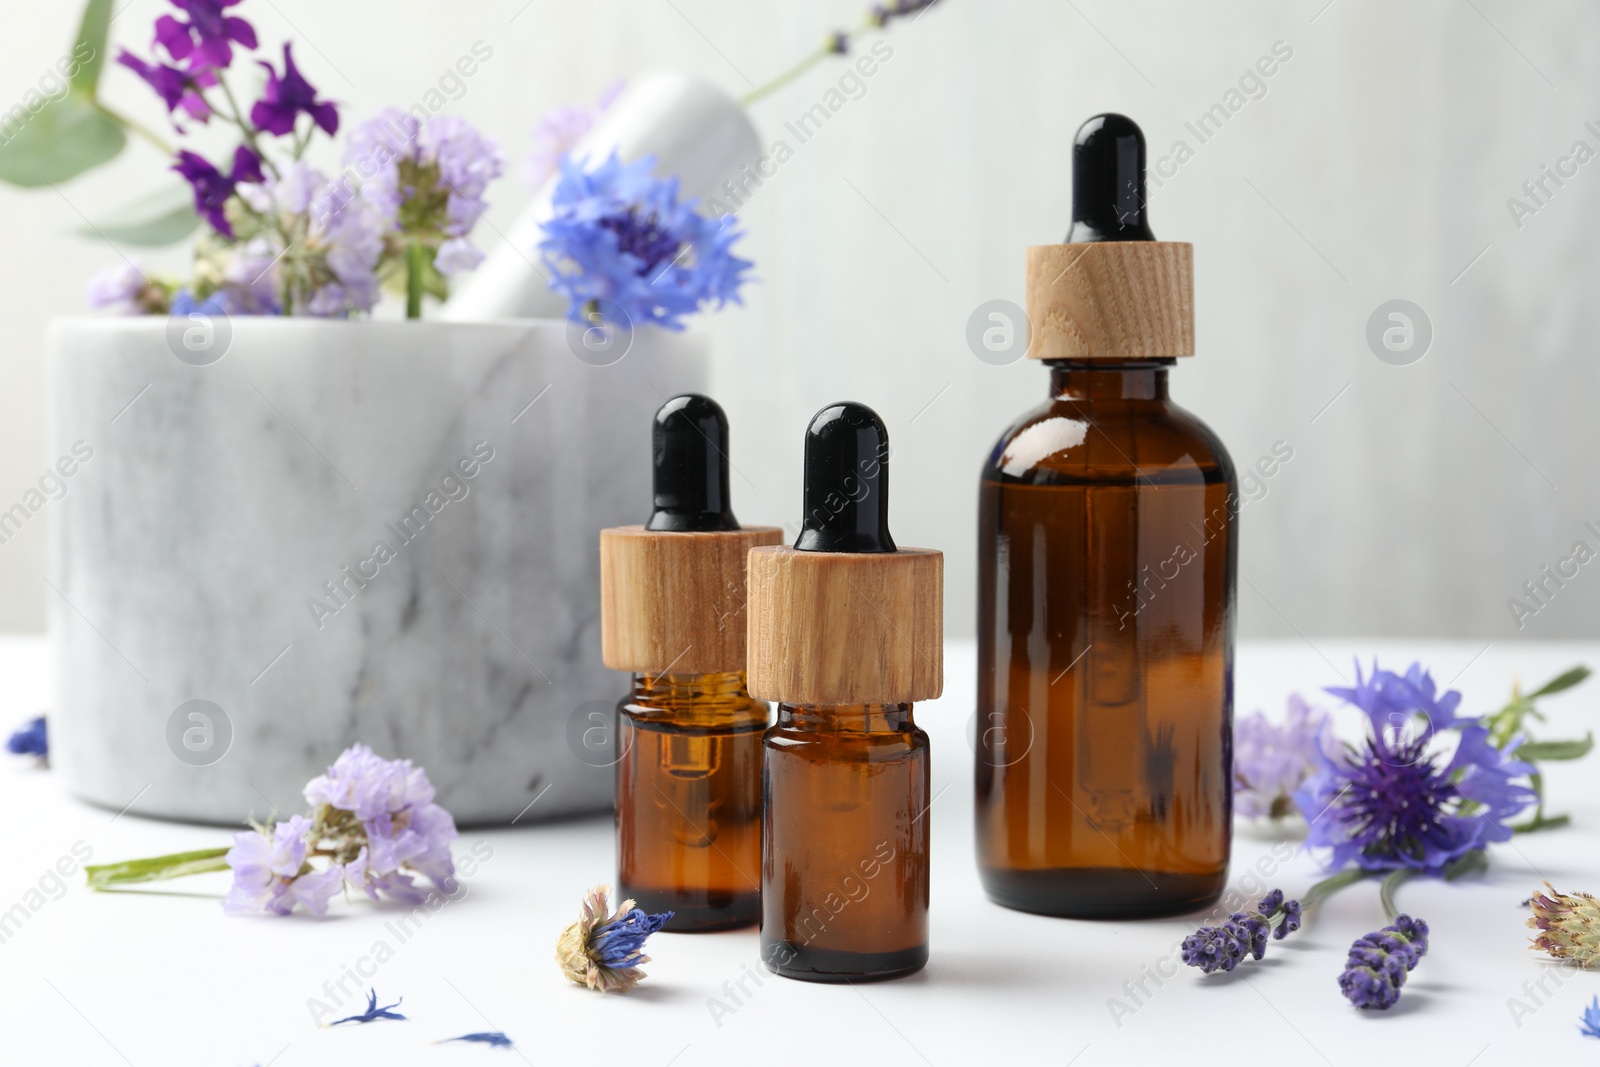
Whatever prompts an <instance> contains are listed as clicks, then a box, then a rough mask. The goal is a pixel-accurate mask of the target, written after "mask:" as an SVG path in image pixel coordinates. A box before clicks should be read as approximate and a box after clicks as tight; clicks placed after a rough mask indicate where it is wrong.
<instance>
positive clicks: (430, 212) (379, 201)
mask: <svg viewBox="0 0 1600 1067" xmlns="http://www.w3.org/2000/svg"><path fill="white" fill-rule="evenodd" d="M345 163H346V165H347V166H349V167H351V168H353V169H354V170H355V171H356V172H357V173H358V174H359V175H360V177H361V179H362V181H361V195H362V198H363V199H365V200H367V201H368V202H369V203H371V204H373V205H374V206H375V207H376V208H377V209H378V210H379V211H380V212H382V213H383V215H384V216H385V217H387V218H388V219H390V220H391V229H392V230H393V231H394V232H395V233H397V234H398V235H400V237H401V238H403V239H405V240H406V241H407V242H410V241H421V242H422V243H424V244H425V245H427V246H429V247H432V248H434V250H435V255H434V261H433V265H434V268H435V269H436V270H438V272H439V273H440V274H443V275H446V276H449V275H453V274H459V273H462V272H464V271H468V270H471V269H473V268H474V267H476V266H477V265H478V264H479V263H480V262H482V261H483V253H482V252H481V251H479V250H478V249H477V248H476V247H474V246H473V244H472V243H471V242H470V241H468V240H467V234H468V233H470V232H471V230H472V227H473V225H474V224H475V223H476V222H477V221H478V218H479V216H481V215H482V214H483V213H484V212H485V211H486V210H488V207H489V205H488V204H487V203H486V202H485V201H484V199H483V195H484V193H485V191H486V190H487V189H488V186H489V183H490V182H491V181H493V180H494V179H495V178H498V177H499V176H500V174H501V171H502V170H503V169H504V159H503V157H502V155H501V153H500V146H499V145H498V144H497V143H496V142H495V141H494V139H493V138H490V137H485V136H484V135H483V134H481V133H479V132H478V131H477V130H476V129H474V128H473V127H472V125H471V124H469V123H468V122H466V120H464V119H461V118H458V117H456V116H453V115H435V116H433V117H432V118H430V119H428V120H427V122H421V121H419V120H418V119H417V118H416V117H415V116H413V115H409V114H407V113H405V112H403V111H400V110H399V109H398V108H386V109H384V110H383V111H381V112H379V113H378V114H377V115H376V116H374V117H373V118H372V119H369V120H368V121H366V122H363V123H362V124H361V125H359V126H357V127H356V128H355V129H354V130H353V131H351V135H350V142H349V145H348V146H347V147H346V149H345Z"/></svg>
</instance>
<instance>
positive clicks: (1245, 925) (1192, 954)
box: [1180, 889, 1300, 974]
mask: <svg viewBox="0 0 1600 1067" xmlns="http://www.w3.org/2000/svg"><path fill="white" fill-rule="evenodd" d="M1299 928H1300V902H1299V901H1298V900H1284V898H1283V890H1281V889H1274V890H1272V891H1271V892H1269V893H1268V894H1267V895H1266V896H1264V897H1262V898H1261V900H1260V901H1259V902H1258V903H1257V904H1256V906H1255V910H1254V911H1236V912H1234V913H1233V914H1232V915H1229V916H1228V921H1227V922H1224V923H1222V924H1221V925H1220V926H1202V927H1200V928H1199V929H1197V930H1196V931H1195V932H1194V933H1192V934H1190V935H1189V936H1188V937H1186V938H1184V939H1183V945H1182V947H1181V950H1180V952H1181V957H1182V959H1183V962H1184V963H1186V964H1188V965H1189V966H1190V967H1198V968H1200V970H1201V972H1202V973H1204V974H1211V973H1213V972H1215V971H1231V970H1233V969H1234V968H1235V967H1237V966H1239V964H1240V963H1242V962H1243V961H1244V958H1245V956H1246V955H1249V956H1250V957H1251V958H1252V959H1257V960H1259V959H1261V958H1262V957H1263V956H1265V955H1266V954H1267V940H1268V938H1269V937H1270V938H1271V939H1273V940H1275V941H1282V940H1283V938H1284V937H1285V935H1287V934H1291V933H1293V932H1294V931H1295V930H1298V929H1299Z"/></svg>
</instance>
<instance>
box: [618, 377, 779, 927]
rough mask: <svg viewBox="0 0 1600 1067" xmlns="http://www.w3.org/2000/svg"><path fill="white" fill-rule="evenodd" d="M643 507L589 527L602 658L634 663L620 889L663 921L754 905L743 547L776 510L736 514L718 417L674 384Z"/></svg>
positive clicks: (709, 920) (756, 746) (753, 767)
mask: <svg viewBox="0 0 1600 1067" xmlns="http://www.w3.org/2000/svg"><path fill="white" fill-rule="evenodd" d="M652 441H653V445H654V447H653V453H654V480H655V508H654V510H653V511H652V513H651V515H650V520H649V522H647V523H645V524H644V525H643V526H622V527H617V528H615V529H610V530H603V531H601V533H600V600H601V646H602V658H603V659H604V660H605V664H606V666H607V667H610V668H612V669H613V670H623V671H631V672H633V692H632V693H631V694H630V695H629V696H628V698H627V699H625V700H623V701H622V703H620V704H619V705H618V706H617V752H618V753H619V754H620V755H619V758H618V760H617V881H618V895H619V896H621V897H631V898H633V899H634V900H635V901H637V902H638V903H639V906H640V907H642V908H644V909H645V910H646V911H650V912H663V911H671V912H672V913H673V914H672V918H671V920H669V921H668V923H667V925H666V927H665V928H666V929H668V930H678V931H693V930H721V929H726V928H728V927H734V926H747V925H749V924H751V923H754V922H755V921H756V920H757V919H758V918H759V917H760V870H761V732H762V731H763V730H765V729H766V728H767V722H768V708H767V705H766V703H765V702H764V701H760V700H757V699H755V698H754V697H752V696H750V694H749V693H748V692H747V691H746V689H745V674H744V671H745V618H744V608H745V558H746V554H747V553H748V552H749V550H750V549H751V548H752V547H753V546H756V545H775V544H778V543H779V542H781V541H782V539H783V531H782V530H780V529H778V528H777V527H775V526H753V527H742V528H741V527H740V525H739V523H738V520H736V519H735V518H734V517H733V508H732V506H731V504H730V503H729V499H728V419H727V416H726V415H724V414H723V412H722V408H720V407H719V406H717V404H716V402H715V401H713V400H711V399H709V398H708V397H704V396H698V395H695V394H693V393H686V394H684V395H682V396H675V397H673V398H672V399H670V400H668V401H667V402H666V403H665V404H663V405H662V406H661V410H660V411H658V412H656V416H655V425H654V427H653V430H652Z"/></svg>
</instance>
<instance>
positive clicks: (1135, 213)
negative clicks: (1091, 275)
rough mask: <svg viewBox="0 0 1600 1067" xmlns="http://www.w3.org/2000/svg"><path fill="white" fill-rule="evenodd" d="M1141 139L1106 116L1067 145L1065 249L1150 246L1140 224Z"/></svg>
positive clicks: (1124, 122) (1121, 118)
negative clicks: (1089, 244)
mask: <svg viewBox="0 0 1600 1067" xmlns="http://www.w3.org/2000/svg"><path fill="white" fill-rule="evenodd" d="M1148 207H1149V202H1148V201H1147V200H1145V195H1144V133H1143V132H1141V131H1140V129H1139V125H1138V123H1136V122H1134V121H1133V120H1132V119H1130V118H1128V117H1127V116H1126V115H1117V114H1113V113H1110V112H1107V113H1106V114H1104V115H1096V116H1095V117H1094V118H1092V119H1090V120H1089V121H1088V122H1085V123H1084V124H1083V125H1082V126H1079V127H1078V136H1077V137H1076V138H1075V139H1074V141H1073V145H1072V229H1070V230H1068V231H1067V243H1068V244H1075V243H1077V242H1081V241H1154V240H1155V239H1156V235H1155V234H1153V233H1151V232H1150V223H1149V221H1148V220H1147V219H1146V218H1145V213H1146V209H1147V208H1148Z"/></svg>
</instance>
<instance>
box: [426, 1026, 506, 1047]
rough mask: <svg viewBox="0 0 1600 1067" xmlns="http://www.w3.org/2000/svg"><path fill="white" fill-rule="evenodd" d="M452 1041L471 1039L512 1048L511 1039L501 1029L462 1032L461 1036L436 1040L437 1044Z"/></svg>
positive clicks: (494, 1045)
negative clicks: (471, 1032)
mask: <svg viewBox="0 0 1600 1067" xmlns="http://www.w3.org/2000/svg"><path fill="white" fill-rule="evenodd" d="M452 1041H471V1042H476V1043H477V1044H480V1045H488V1046H489V1047H490V1048H510V1047H511V1039H510V1038H509V1037H507V1036H506V1035H505V1034H502V1033H501V1032H500V1031H499V1030H491V1031H486V1032H484V1033H481V1034H462V1035H461V1036H460V1037H447V1038H445V1039H444V1040H443V1041H435V1042H434V1044H436V1045H448V1044H450V1042H452Z"/></svg>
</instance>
